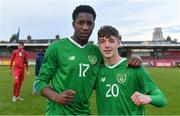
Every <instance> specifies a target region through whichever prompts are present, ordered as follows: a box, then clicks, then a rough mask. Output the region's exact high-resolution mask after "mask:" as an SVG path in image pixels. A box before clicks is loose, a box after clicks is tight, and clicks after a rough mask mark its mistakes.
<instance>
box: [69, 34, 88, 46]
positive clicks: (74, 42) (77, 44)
mask: <svg viewBox="0 0 180 116" xmlns="http://www.w3.org/2000/svg"><path fill="white" fill-rule="evenodd" d="M68 39H69V40H70V41H71V42H72V43H73V44H74V45H76V46H77V47H79V48H85V47H86V46H87V44H88V43H87V44H85V45H83V46H81V45H80V44H79V43H77V42H76V41H74V40H73V39H72V38H71V37H69V38H68Z"/></svg>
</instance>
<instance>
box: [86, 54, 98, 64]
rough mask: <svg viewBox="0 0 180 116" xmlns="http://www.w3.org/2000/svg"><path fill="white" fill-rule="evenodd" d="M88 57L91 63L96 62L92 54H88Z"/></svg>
mask: <svg viewBox="0 0 180 116" xmlns="http://www.w3.org/2000/svg"><path fill="white" fill-rule="evenodd" d="M88 59H89V61H90V63H91V64H96V62H97V58H96V57H95V56H93V55H89V56H88Z"/></svg>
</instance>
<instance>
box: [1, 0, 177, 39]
mask: <svg viewBox="0 0 180 116" xmlns="http://www.w3.org/2000/svg"><path fill="white" fill-rule="evenodd" d="M80 4H88V5H90V6H92V7H93V8H94V9H95V11H96V14H97V18H96V21H95V28H94V31H93V33H92V35H91V38H90V40H91V41H94V42H97V31H98V29H99V28H100V27H101V26H103V25H112V26H114V27H115V28H117V29H118V31H119V32H120V34H121V35H122V40H123V41H146V40H150V41H151V40H152V33H153V31H154V28H155V27H161V28H162V31H163V36H164V38H167V36H170V37H171V39H172V40H173V39H177V40H178V42H180V0H0V41H2V40H4V41H9V38H10V37H11V36H12V34H16V33H17V31H18V28H19V27H20V35H19V39H26V38H27V36H28V35H31V36H32V39H52V38H55V35H57V34H58V35H60V37H69V36H71V35H72V34H73V28H72V12H73V10H74V9H75V7H76V6H78V5H80Z"/></svg>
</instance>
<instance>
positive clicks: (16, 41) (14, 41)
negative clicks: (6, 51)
mask: <svg viewBox="0 0 180 116" xmlns="http://www.w3.org/2000/svg"><path fill="white" fill-rule="evenodd" d="M12 42H13V43H18V38H17V35H16V34H13V35H12V36H11V38H10V39H9V43H12Z"/></svg>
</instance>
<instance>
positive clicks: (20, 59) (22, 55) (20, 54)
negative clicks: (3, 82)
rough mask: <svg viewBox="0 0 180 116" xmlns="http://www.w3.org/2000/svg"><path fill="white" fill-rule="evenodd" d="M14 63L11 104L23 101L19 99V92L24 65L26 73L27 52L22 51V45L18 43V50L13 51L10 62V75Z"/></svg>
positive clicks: (22, 79)
mask: <svg viewBox="0 0 180 116" xmlns="http://www.w3.org/2000/svg"><path fill="white" fill-rule="evenodd" d="M14 61H15V63H14V88H13V97H12V102H16V101H17V100H21V101H23V100H24V99H23V98H21V97H20V90H21V86H22V82H23V81H24V65H25V66H26V71H27V73H28V74H29V71H28V67H29V66H28V52H26V51H25V50H24V43H23V42H19V44H18V49H16V50H13V53H12V56H11V62H10V66H9V69H10V74H12V66H13V62H14Z"/></svg>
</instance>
